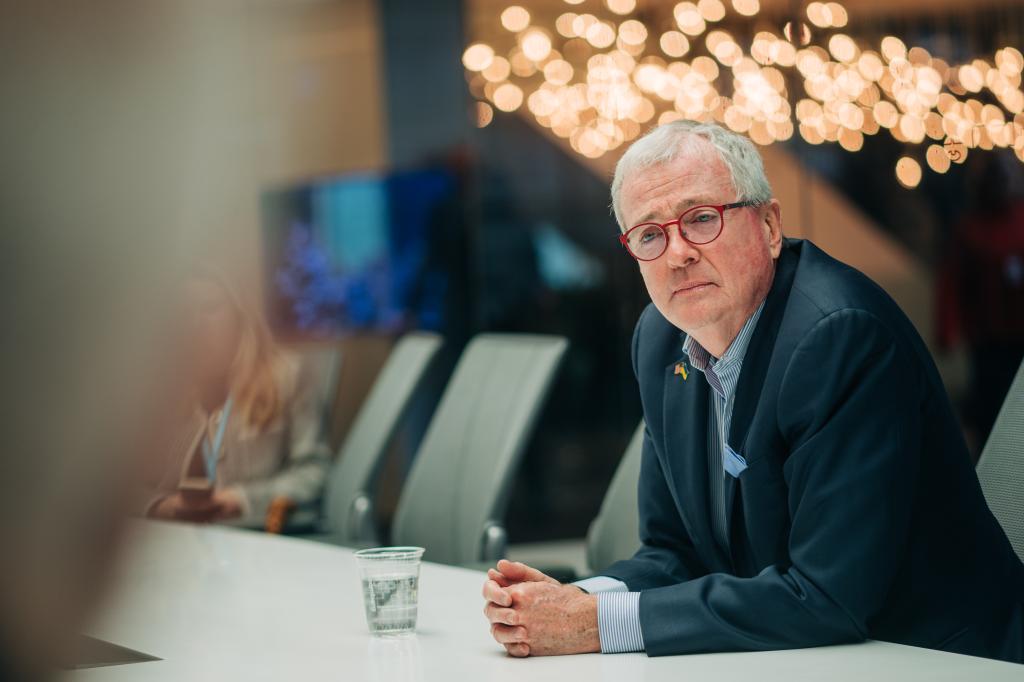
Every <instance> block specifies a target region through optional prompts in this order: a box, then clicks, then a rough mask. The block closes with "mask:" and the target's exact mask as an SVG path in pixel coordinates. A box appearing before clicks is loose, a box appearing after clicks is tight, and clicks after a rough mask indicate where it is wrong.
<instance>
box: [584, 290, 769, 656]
mask: <svg viewBox="0 0 1024 682" xmlns="http://www.w3.org/2000/svg"><path fill="white" fill-rule="evenodd" d="M763 308H764V301H761V305H759V306H758V308H757V310H756V311H754V314H753V315H751V316H750V317H749V318H748V319H747V321H746V322H745V323H744V325H743V328H742V329H740V332H739V334H737V335H736V338H735V339H733V341H732V343H730V344H729V348H728V349H726V351H725V353H724V354H723V355H722V357H721V358H718V359H716V358H715V357H714V356H713V355H711V353H709V352H708V351H707V350H706V349H705V348H704V347H703V346H701V345H700V344H699V343H697V341H696V340H695V339H694V338H693V337H692V336H687V337H686V340H685V341H684V342H683V352H684V353H686V357H687V359H688V360H689V361H690V365H692V366H693V368H694V369H696V370H698V371H700V372H701V373H702V374H703V375H704V379H705V380H706V381H707V382H708V386H710V387H711V394H710V395H711V405H710V407H711V409H710V410H708V448H707V449H708V453H707V454H708V486H709V488H710V504H711V509H710V510H709V511H710V512H711V525H712V529H713V530H714V534H715V540H716V541H717V542H718V544H719V545H720V546H721V547H722V548H723V549H726V548H728V545H729V540H728V537H727V534H728V529H727V528H726V527H725V468H724V466H723V458H722V457H723V454H724V453H725V446H726V443H727V439H728V434H729V426H730V424H731V423H732V407H733V401H734V399H735V397H736V384H737V383H738V382H739V378H740V370H741V369H742V368H743V357H744V356H745V355H746V353H747V346H749V345H750V337H751V336H752V335H753V333H754V328H755V327H756V326H757V321H758V319H759V318H760V317H761V310H762V309H763ZM575 584H576V585H577V586H578V587H580V588H582V589H584V590H586V591H587V592H590V593H592V594H597V629H598V635H599V636H600V638H601V653H605V654H616V653H625V652H631V651H643V650H644V639H643V632H642V631H641V629H640V593H639V592H630V591H629V588H628V587H626V584H625V583H624V582H622V581H621V580H616V579H615V578H610V577H608V576H595V577H593V578H588V579H586V580H580V581H578V582H577V583H575Z"/></svg>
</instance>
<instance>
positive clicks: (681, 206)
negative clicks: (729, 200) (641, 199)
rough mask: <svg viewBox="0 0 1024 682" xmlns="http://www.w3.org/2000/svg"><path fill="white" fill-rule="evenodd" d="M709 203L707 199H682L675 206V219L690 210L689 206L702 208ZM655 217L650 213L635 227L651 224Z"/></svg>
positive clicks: (654, 214)
mask: <svg viewBox="0 0 1024 682" xmlns="http://www.w3.org/2000/svg"><path fill="white" fill-rule="evenodd" d="M711 201H712V200H711V199H709V198H708V197H692V198H690V199H684V200H683V201H680V202H679V203H678V204H676V208H675V210H676V211H677V213H676V218H678V217H679V216H681V215H683V213H684V212H685V211H686V209H688V208H690V207H691V206H702V205H704V204H710V203H711ZM657 215H658V214H657V213H655V212H653V211H652V212H651V213H648V214H647V215H645V216H644V217H643V219H642V220H641V221H639V222H637V223H635V225H643V224H644V223H649V222H652V221H653V219H654V217H655V216H657Z"/></svg>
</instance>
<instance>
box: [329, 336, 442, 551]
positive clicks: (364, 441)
mask: <svg viewBox="0 0 1024 682" xmlns="http://www.w3.org/2000/svg"><path fill="white" fill-rule="evenodd" d="M440 347H441V337H440V336H438V335H437V334H429V333H424V332H416V333H412V334H406V335H405V336H403V337H402V339H401V340H400V341H399V342H398V343H397V344H396V345H395V348H394V349H393V350H392V351H391V354H390V355H389V356H388V359H387V362H385V363H384V366H383V367H382V368H381V370H380V373H379V374H378V375H377V379H376V380H375V381H374V383H373V388H372V389H370V393H369V394H368V395H367V397H366V400H365V401H364V402H363V405H362V407H361V408H360V409H359V414H358V415H357V416H356V418H355V420H354V421H353V422H352V426H351V428H350V429H349V432H348V435H347V436H346V438H345V442H344V443H342V445H341V449H340V451H339V453H338V456H337V459H336V461H335V463H334V466H333V467H332V469H331V474H330V477H329V478H328V481H327V487H326V490H325V492H324V520H323V526H324V528H323V530H324V531H325V532H326V533H328V534H329V535H330V536H331V539H332V540H333V541H334V542H338V543H340V544H344V545H370V544H375V543H376V541H377V533H376V528H375V527H374V524H373V497H372V494H371V491H372V489H373V482H374V480H375V479H376V476H377V473H378V471H379V469H380V464H381V461H382V460H383V455H384V453H385V449H386V448H387V446H388V443H389V441H390V440H391V438H392V436H393V435H394V433H395V430H396V429H397V428H398V425H399V424H400V423H401V422H402V419H403V417H404V415H405V413H406V410H407V408H408V407H409V404H410V402H411V399H412V397H413V395H414V394H415V393H416V391H417V390H418V388H419V386H420V384H421V382H422V380H423V377H424V375H425V374H426V370H427V368H428V367H429V366H430V362H431V360H433V358H434V356H435V355H436V354H437V351H438V349H439V348H440Z"/></svg>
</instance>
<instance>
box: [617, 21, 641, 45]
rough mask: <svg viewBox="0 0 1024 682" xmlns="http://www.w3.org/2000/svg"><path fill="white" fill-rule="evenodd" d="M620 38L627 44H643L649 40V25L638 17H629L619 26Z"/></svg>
mask: <svg viewBox="0 0 1024 682" xmlns="http://www.w3.org/2000/svg"><path fill="white" fill-rule="evenodd" d="M619 38H621V39H622V41H623V42H625V43H626V44H627V45H642V44H643V43H644V41H645V40H647V27H646V26H644V25H643V24H642V23H641V22H639V21H637V20H636V19H629V20H627V21H624V22H622V24H621V25H620V26H619Z"/></svg>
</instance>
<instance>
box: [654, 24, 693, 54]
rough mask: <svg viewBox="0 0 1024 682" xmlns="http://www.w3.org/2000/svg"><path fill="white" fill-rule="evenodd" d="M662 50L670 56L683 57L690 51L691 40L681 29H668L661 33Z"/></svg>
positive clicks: (660, 43)
mask: <svg viewBox="0 0 1024 682" xmlns="http://www.w3.org/2000/svg"><path fill="white" fill-rule="evenodd" d="M658 42H659V45H661V51H662V52H664V53H665V54H667V55H668V56H669V57H676V58H678V57H682V56H683V55H685V54H686V53H687V52H689V51H690V41H689V40H688V39H687V38H686V36H685V35H683V34H682V33H680V32H679V31H666V32H665V33H662V34H661V40H659V41H658Z"/></svg>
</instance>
